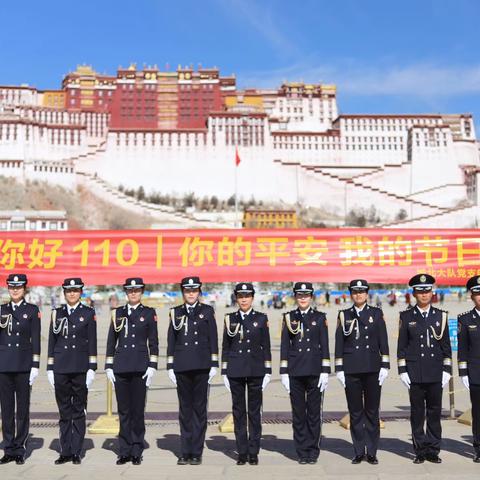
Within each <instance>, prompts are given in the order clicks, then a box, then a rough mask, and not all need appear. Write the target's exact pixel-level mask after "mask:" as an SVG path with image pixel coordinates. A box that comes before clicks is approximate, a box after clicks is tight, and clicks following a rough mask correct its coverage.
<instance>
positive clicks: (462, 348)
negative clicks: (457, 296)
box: [458, 275, 480, 463]
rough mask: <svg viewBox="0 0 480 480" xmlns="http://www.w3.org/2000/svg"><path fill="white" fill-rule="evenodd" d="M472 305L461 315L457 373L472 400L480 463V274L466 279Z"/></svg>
mask: <svg viewBox="0 0 480 480" xmlns="http://www.w3.org/2000/svg"><path fill="white" fill-rule="evenodd" d="M467 290H469V291H470V294H471V298H472V302H473V308H472V310H470V311H468V312H465V313H462V314H460V315H459V316H458V372H459V375H460V378H461V379H462V382H463V384H464V385H465V388H466V389H467V390H470V400H471V401H472V432H473V448H474V450H475V455H474V457H473V461H474V462H475V463H480V275H476V276H475V277H472V278H470V279H469V280H468V282H467Z"/></svg>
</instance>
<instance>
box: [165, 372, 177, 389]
mask: <svg viewBox="0 0 480 480" xmlns="http://www.w3.org/2000/svg"><path fill="white" fill-rule="evenodd" d="M167 373H168V378H169V379H170V381H171V382H172V383H173V384H174V385H175V386H176V385H177V377H176V376H175V372H174V371H173V368H170V369H168V370H167Z"/></svg>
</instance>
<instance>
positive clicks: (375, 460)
mask: <svg viewBox="0 0 480 480" xmlns="http://www.w3.org/2000/svg"><path fill="white" fill-rule="evenodd" d="M367 462H368V463H369V464H370V465H378V458H377V457H376V456H375V455H367Z"/></svg>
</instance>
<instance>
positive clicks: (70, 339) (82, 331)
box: [47, 303, 97, 373]
mask: <svg viewBox="0 0 480 480" xmlns="http://www.w3.org/2000/svg"><path fill="white" fill-rule="evenodd" d="M89 369H91V370H96V369H97V322H96V317H95V310H94V309H93V308H90V307H88V306H87V305H83V304H82V303H79V304H78V305H77V307H76V308H75V310H74V311H73V312H72V314H71V315H68V307H67V305H63V306H61V307H59V308H56V309H54V310H53V311H52V318H51V321H50V329H49V335H48V361H47V370H53V371H54V372H55V373H84V372H86V371H87V370H89Z"/></svg>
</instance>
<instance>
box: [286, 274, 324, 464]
mask: <svg viewBox="0 0 480 480" xmlns="http://www.w3.org/2000/svg"><path fill="white" fill-rule="evenodd" d="M313 291H314V290H313V285H312V284H311V283H310V282H297V283H295V284H294V286H293V294H294V295H295V301H296V303H297V308H296V309H295V310H292V311H290V312H288V313H286V314H285V315H284V316H283V323H282V339H281V347H280V378H281V379H282V384H283V386H284V387H285V389H286V390H287V392H289V393H290V401H291V404H292V417H293V418H292V426H293V439H294V442H295V449H296V451H297V455H298V462H299V463H300V464H301V465H305V464H307V463H309V464H315V463H316V462H317V459H318V455H319V454H320V446H319V444H320V436H321V427H322V412H321V409H322V395H323V392H324V391H325V390H326V388H327V386H328V374H329V373H330V350H329V348H328V327H327V318H326V315H325V313H323V312H318V311H317V310H314V309H313V308H312V300H313Z"/></svg>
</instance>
